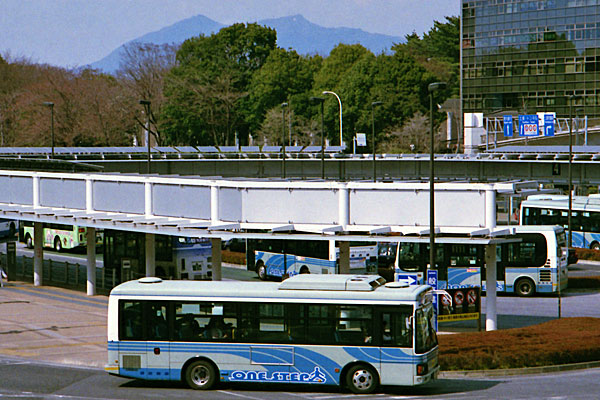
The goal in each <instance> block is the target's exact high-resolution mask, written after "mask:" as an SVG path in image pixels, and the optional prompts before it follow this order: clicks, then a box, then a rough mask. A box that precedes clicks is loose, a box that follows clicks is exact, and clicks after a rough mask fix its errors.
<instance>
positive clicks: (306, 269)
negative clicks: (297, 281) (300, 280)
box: [300, 265, 310, 274]
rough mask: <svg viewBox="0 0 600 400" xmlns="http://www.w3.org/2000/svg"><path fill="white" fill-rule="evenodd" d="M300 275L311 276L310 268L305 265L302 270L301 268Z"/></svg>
mask: <svg viewBox="0 0 600 400" xmlns="http://www.w3.org/2000/svg"><path fill="white" fill-rule="evenodd" d="M300 273H301V274H310V269H308V267H307V266H306V265H303V266H302V268H300Z"/></svg>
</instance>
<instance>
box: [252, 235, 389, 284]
mask: <svg viewBox="0 0 600 400" xmlns="http://www.w3.org/2000/svg"><path fill="white" fill-rule="evenodd" d="M376 259H377V245H375V244H368V243H351V244H350V273H355V274H364V273H367V272H375V269H376V267H377V265H376V264H377V263H376ZM246 261H247V263H246V265H247V268H248V270H251V271H256V273H257V274H258V277H259V278H260V279H262V280H267V279H270V278H286V277H289V276H294V275H297V274H335V273H338V272H339V270H338V266H339V262H338V261H339V248H338V247H336V241H334V240H283V239H264V240H256V239H249V240H248V241H247V248H246Z"/></svg>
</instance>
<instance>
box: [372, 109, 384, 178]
mask: <svg viewBox="0 0 600 400" xmlns="http://www.w3.org/2000/svg"><path fill="white" fill-rule="evenodd" d="M381 104H383V103H382V102H381V101H374V102H372V103H371V133H372V135H371V139H372V142H373V182H377V164H376V152H375V148H376V147H377V146H376V143H375V111H374V109H375V106H378V105H381Z"/></svg>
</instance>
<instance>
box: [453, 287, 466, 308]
mask: <svg viewBox="0 0 600 400" xmlns="http://www.w3.org/2000/svg"><path fill="white" fill-rule="evenodd" d="M464 300H465V294H464V293H463V292H462V290H457V291H456V293H454V304H456V305H457V306H460V305H462V303H463V301H464Z"/></svg>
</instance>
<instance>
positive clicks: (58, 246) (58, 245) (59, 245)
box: [54, 236, 63, 252]
mask: <svg viewBox="0 0 600 400" xmlns="http://www.w3.org/2000/svg"><path fill="white" fill-rule="evenodd" d="M62 249H63V247H62V242H61V241H60V238H59V237H58V236H57V237H55V238H54V251H56V252H60V251H62Z"/></svg>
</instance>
